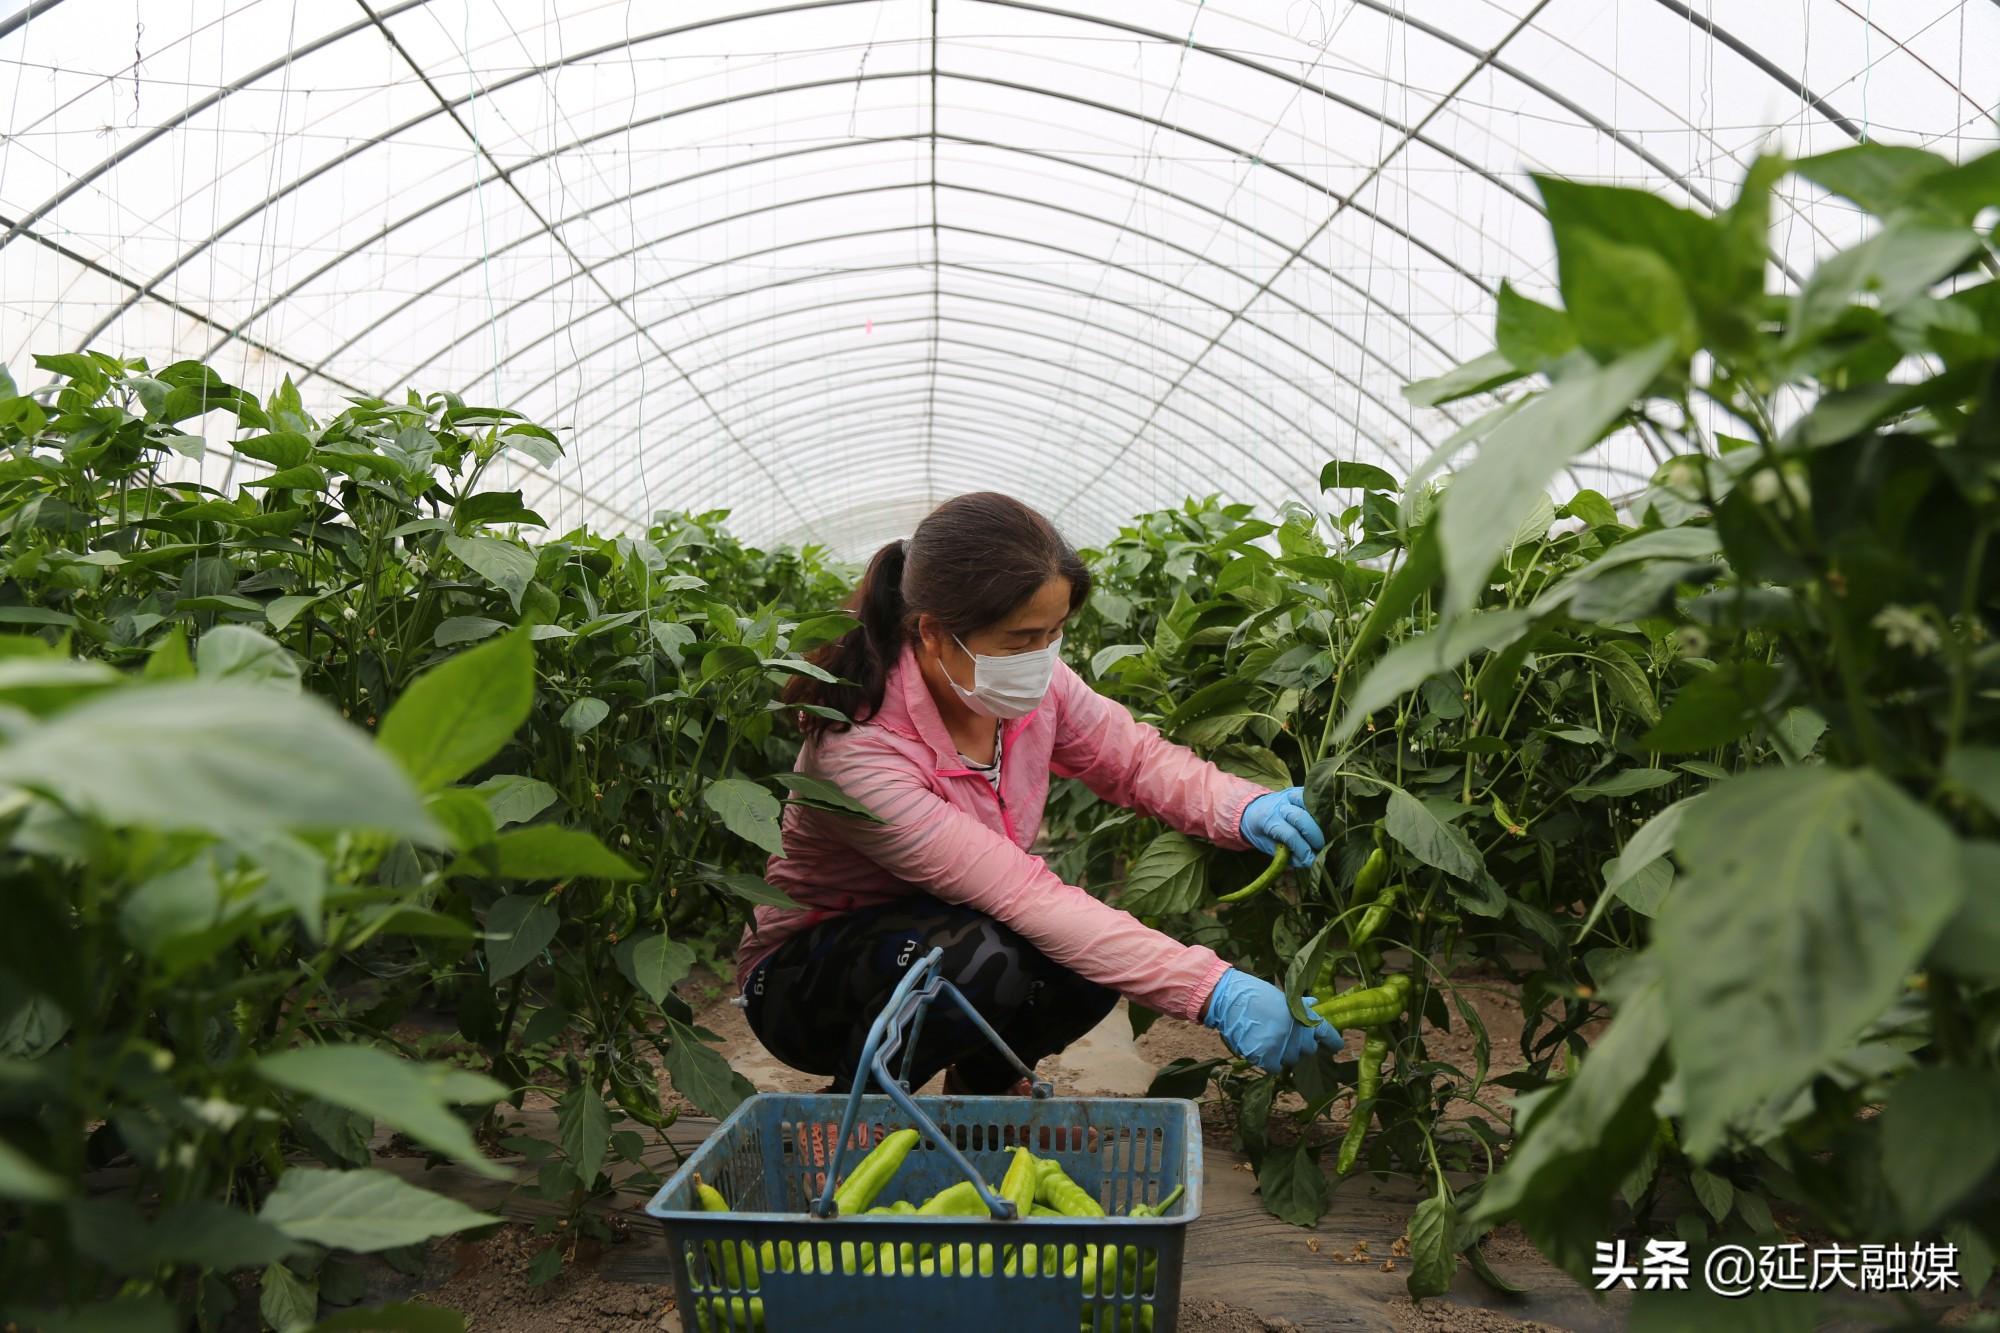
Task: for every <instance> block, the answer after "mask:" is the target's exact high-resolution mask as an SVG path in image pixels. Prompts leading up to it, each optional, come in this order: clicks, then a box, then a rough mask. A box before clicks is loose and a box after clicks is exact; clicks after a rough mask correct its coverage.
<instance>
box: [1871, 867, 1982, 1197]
mask: <svg viewBox="0 0 2000 1333" xmlns="http://www.w3.org/2000/svg"><path fill="white" fill-rule="evenodd" d="M1989 887H1990V886H1989ZM1996 1165H2000V1075H1995V1074H1994V1073H1993V1071H1991V1070H1987V1069H1977V1068H1971V1067H1954V1066H1950V1065H1927V1066H1924V1067H1921V1068H1918V1069H1915V1070H1912V1071H1911V1072H1910V1073H1908V1074H1905V1075H1904V1076H1903V1077H1902V1079H1900V1080H1899V1081H1898V1082H1897V1084H1896V1086H1895V1088H1894V1090H1893V1091H1892V1092H1891V1093H1890V1095H1889V1105H1888V1106H1887V1107H1886V1108H1884V1110H1883V1112H1882V1175H1883V1177H1884V1178H1885V1179H1886V1180H1887V1181H1888V1182H1889V1193H1890V1194H1891V1195H1892V1196H1893V1197H1894V1198H1895V1200H1896V1206H1897V1207H1898V1209H1899V1210H1900V1211H1901V1213H1902V1218H1903V1226H1904V1228H1905V1229H1906V1230H1907V1231H1908V1232H1909V1233H1910V1234H1912V1235H1915V1234H1918V1233H1921V1232H1926V1231H1929V1230H1930V1229H1931V1226H1932V1224H1933V1223H1935V1222H1937V1221H1938V1219H1940V1218H1942V1217H1944V1216H1945V1215H1946V1214H1947V1213H1949V1212H1951V1211H1952V1209H1953V1208H1954V1207H1955V1206H1956V1205H1957V1204H1958V1202H1959V1201H1960V1200H1961V1199H1963V1198H1965V1196H1966V1195H1967V1194H1969V1193H1971V1192H1972V1190H1973V1189H1975V1188H1976V1187H1978V1185H1979V1184H1980V1182H1981V1181H1983V1180H1984V1179H1985V1178H1986V1176H1987V1174H1988V1173H1989V1172H1991V1171H1992V1170H1993V1168H1994V1167H1995V1166H1996Z"/></svg>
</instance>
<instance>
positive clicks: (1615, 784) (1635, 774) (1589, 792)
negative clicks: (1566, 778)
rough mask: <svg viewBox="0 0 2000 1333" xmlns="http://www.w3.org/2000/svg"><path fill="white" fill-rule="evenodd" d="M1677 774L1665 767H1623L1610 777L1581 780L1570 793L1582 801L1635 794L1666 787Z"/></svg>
mask: <svg viewBox="0 0 2000 1333" xmlns="http://www.w3.org/2000/svg"><path fill="white" fill-rule="evenodd" d="M1677 776H1679V775H1678V774H1675V773H1670V772H1668V771H1667V770H1666V769H1664V768H1621V769H1619V770H1618V771H1617V772H1616V773H1613V774H1611V775H1609V776H1608V777H1602V778H1594V779H1592V780H1591V781H1589V782H1579V783H1577V784H1576V785H1575V786H1574V787H1571V788H1570V789H1569V794H1570V795H1571V796H1573V797H1575V798H1576V799H1578V800H1580V801H1582V800H1589V799H1590V798H1592V797H1595V796H1609V797H1613V798H1616V797H1620V796H1633V795H1636V794H1638V793H1639V792H1642V791H1651V790H1653V788H1655V787H1664V786H1666V785H1667V784H1668V783H1669V782H1672V781H1673V780H1674V779H1675V778H1676V777H1677Z"/></svg>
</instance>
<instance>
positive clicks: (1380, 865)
mask: <svg viewBox="0 0 2000 1333" xmlns="http://www.w3.org/2000/svg"><path fill="white" fill-rule="evenodd" d="M1387 878H1389V854H1388V853H1387V852H1385V851H1383V850H1382V849H1381V848H1380V847H1377V848H1375V850H1373V851H1371V852H1369V853H1368V859H1367V860H1366V861H1363V862H1362V863H1361V869H1360V870H1359V871H1358V872H1356V874H1355V876H1354V901H1356V902H1360V901H1361V900H1362V899H1364V898H1367V897H1369V896H1370V895H1372V894H1373V893H1374V892H1375V891H1376V890H1377V889H1379V888H1381V887H1382V881H1383V880H1385V879H1387Z"/></svg>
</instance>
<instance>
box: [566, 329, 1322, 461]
mask: <svg viewBox="0 0 2000 1333" xmlns="http://www.w3.org/2000/svg"><path fill="white" fill-rule="evenodd" d="M929 342H930V339H929V338H928V337H919V338H906V339H902V340H900V341H898V342H894V343H888V344H884V346H886V347H922V346H928V344H929ZM939 342H940V343H941V344H944V345H949V346H952V347H965V348H968V349H971V350H974V351H977V352H993V351H995V350H997V349H995V348H993V347H992V346H991V345H990V344H987V343H980V342H970V341H967V340H964V339H957V338H947V337H944V336H943V335H940V336H939ZM1004 355H1005V357H1006V359H1007V360H1008V362H1009V366H1010V368H1009V371H1008V374H1010V375H1011V376H1012V377H1014V378H1015V379H1018V380H1023V381H1026V382H1029V383H1036V384H1041V385H1044V386H1046V387H1048V388H1049V389H1051V390H1054V389H1056V388H1057V387H1058V382H1057V381H1054V380H1050V379H1048V378H1046V377H1043V376H1039V375H1035V374H1033V373H1031V372H1030V371H1028V370H1026V369H1023V368H1022V363H1023V362H1027V363H1032V364H1037V365H1042V366H1047V367H1050V368H1052V369H1058V370H1059V369H1061V368H1062V367H1061V365H1060V363H1058V362H1056V361H1053V360H1051V359H1050V358H1048V357H1038V356H1028V355H1024V354H1022V353H1020V352H1018V351H1014V352H1006V353H1004ZM798 364H801V362H799V361H794V362H791V363H788V364H786V365H783V366H772V367H767V368H764V369H762V370H759V371H756V372H752V373H750V374H747V375H744V376H741V377H739V379H738V381H737V382H738V383H741V382H742V381H744V380H748V379H755V378H760V377H761V376H763V375H765V374H770V373H773V372H775V371H778V370H786V369H790V368H792V367H793V366H795V365H798ZM903 364H905V365H908V366H912V367H915V366H918V365H921V364H928V363H927V362H919V361H917V360H916V359H914V358H912V359H911V360H910V361H907V362H904V363H903ZM937 364H938V367H939V373H940V374H944V373H950V374H953V375H959V374H961V372H962V369H963V367H961V364H960V363H959V362H958V361H957V359H956V358H947V357H942V356H941V357H939V358H938V361H937ZM968 364H969V366H970V368H971V369H976V370H981V371H989V370H991V369H992V367H991V366H989V365H986V364H983V363H978V362H973V363H968ZM883 369H885V368H884V367H882V366H878V365H864V366H856V367H853V368H852V369H850V370H846V371H835V372H832V373H831V374H829V375H828V376H826V377H824V380H823V381H822V382H825V381H826V380H832V379H837V378H844V377H847V376H850V375H854V374H861V373H866V372H875V373H878V374H879V373H880V372H881V371H882V370H883ZM1077 373H1079V374H1081V375H1083V376H1084V377H1085V378H1087V379H1093V380H1097V381H1099V382H1101V383H1105V384H1112V385H1113V386H1114V387H1117V386H1116V385H1115V383H1114V382H1113V381H1110V380H1108V379H1106V378H1105V377H1103V376H1101V375H1097V374H1095V373H1094V372H1087V371H1080V372H1077ZM968 378H970V377H968ZM788 387H790V386H788ZM1107 405H1109V404H1108V403H1107ZM1119 410H1125V409H1119ZM1126 415H1128V416H1131V417H1133V418H1135V419H1137V418H1139V416H1140V414H1139V413H1137V412H1131V411H1127V412H1126ZM1174 416H1175V417H1177V418H1181V419H1184V420H1186V421H1188V422H1189V424H1190V425H1192V426H1193V427H1195V428H1196V429H1197V430H1201V431H1203V432H1205V433H1206V434H1208V435H1210V436H1213V437H1214V438H1215V439H1216V440H1217V441H1218V442H1219V443H1221V444H1223V445H1227V446H1229V447H1231V448H1233V449H1236V450H1237V452H1238V453H1240V452H1241V450H1240V447H1239V446H1238V445H1237V442H1236V441H1233V440H1231V439H1230V438H1229V437H1228V436H1226V435H1223V434H1222V433H1221V432H1219V431H1218V430H1216V428H1215V427H1213V426H1211V425H1209V424H1207V423H1205V422H1202V421H1199V420H1198V419H1195V418H1192V417H1189V416H1188V415H1187V414H1186V413H1184V412H1180V411H1178V410H1176V411H1175V412H1174ZM641 429H650V427H635V428H633V429H630V430H627V431H625V432H624V433H623V434H621V435H619V436H618V437H616V439H614V440H612V441H610V442H609V443H608V444H606V445H604V446H602V447H604V448H605V449H606V450H607V452H613V451H615V450H617V449H618V448H620V447H622V446H623V444H624V443H625V441H626V440H628V439H630V438H631V437H632V436H633V435H635V434H637V433H639V431H640V430H641ZM694 429H696V426H695V423H685V424H683V425H681V426H677V427H676V428H674V430H673V431H672V432H670V433H669V434H668V435H667V436H666V437H665V440H667V441H672V440H682V441H683V443H681V444H680V445H679V446H677V447H675V448H672V449H670V450H668V451H667V452H665V453H664V454H662V453H660V449H661V448H662V447H663V445H664V442H663V445H661V446H654V448H653V449H651V450H649V457H657V459H658V461H659V463H660V464H662V465H671V464H673V463H674V462H675V460H677V459H679V458H681V457H682V456H683V455H685V454H687V453H688V452H690V451H691V450H695V449H699V448H701V447H702V446H703V444H704V443H705V441H703V440H701V439H699V438H687V437H688V436H689V435H690V432H692V431H693V430H694ZM1160 434H1161V435H1163V436H1165V437H1167V438H1168V439H1169V440H1170V441H1171V442H1172V444H1173V446H1174V447H1176V448H1178V449H1180V450H1182V451H1184V452H1186V453H1188V454H1190V455H1192V456H1195V457H1199V458H1200V459H1202V460H1203V461H1204V462H1206V463H1207V464H1208V465H1209V466H1210V467H1212V468H1215V469H1216V470H1218V471H1228V470H1229V467H1228V465H1225V464H1224V463H1223V462H1222V461H1221V460H1220V459H1219V458H1218V457H1217V456H1216V455H1215V454H1214V453H1212V452H1210V451H1209V449H1207V448H1205V447H1203V446H1202V445H1200V444H1197V443H1195V442H1194V441H1193V440H1191V439H1187V438H1184V437H1182V435H1181V434H1180V433H1179V432H1178V431H1175V430H1173V429H1171V428H1168V427H1166V426H1164V425H1163V426H1161V427H1160ZM1292 461H1296V460H1292ZM646 462H647V460H646V459H642V458H641V457H640V456H639V455H637V454H636V453H635V454H633V455H631V456H630V467H631V468H632V469H634V470H636V469H638V468H641V467H643V466H645V465H646ZM620 466H621V467H622V466H624V465H623V464H621V465H620ZM1264 466H1265V468H1266V469H1267V470H1269V471H1271V472H1273V474H1274V475H1276V474H1277V473H1276V469H1275V468H1272V467H1271V466H1270V464H1269V463H1265V464H1264ZM613 475H614V478H615V477H616V476H617V475H618V474H617V473H614V474H613Z"/></svg>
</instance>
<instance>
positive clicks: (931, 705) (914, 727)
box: [868, 643, 1041, 774]
mask: <svg viewBox="0 0 2000 1333" xmlns="http://www.w3.org/2000/svg"><path fill="white" fill-rule="evenodd" d="M1040 711H1041V709H1040V708H1039V707H1037V708H1036V709H1035V713H1039V712H1040ZM1035 713H1029V714H1028V715H1027V717H1022V718H1017V719H1015V720H1014V721H1012V722H1005V723H1002V724H1001V728H1000V736H1001V744H1003V745H1005V744H1006V743H1007V742H1008V741H1011V740H1012V739H1013V738H1014V736H1015V735H1016V734H1017V733H1018V732H1019V731H1020V730H1021V728H1022V727H1025V726H1026V725H1028V721H1029V719H1030V718H1032V717H1034V716H1035ZM868 720H869V721H870V722H873V723H875V724H876V725H877V726H880V727H884V728H886V729H887V730H889V731H893V732H895V733H896V734H897V735H899V736H904V737H907V738H908V739H910V740H913V741H921V742H923V743H924V744H925V745H927V746H929V747H930V749H931V753H932V754H933V756H935V758H936V761H937V771H938V772H940V773H951V774H958V773H968V772H970V771H971V770H970V769H968V768H966V766H965V761H964V760H962V759H960V758H959V757H958V746H957V745H956V744H954V743H953V742H952V739H951V733H950V732H949V731H947V730H945V725H944V718H943V716H942V715H940V714H939V713H938V708H937V700H935V699H933V698H931V689H930V686H929V685H927V684H925V683H924V672H923V668H922V667H920V666H918V665H917V654H916V649H914V648H913V647H911V646H910V645H909V644H907V643H906V644H904V645H903V650H902V652H901V653H900V654H899V655H898V656H897V658H896V664H895V665H894V666H893V667H891V668H890V669H889V678H888V679H887V680H886V681H885V682H884V683H883V687H882V707H881V708H880V709H878V710H877V711H876V713H875V716H873V717H871V718H869V719H868Z"/></svg>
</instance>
